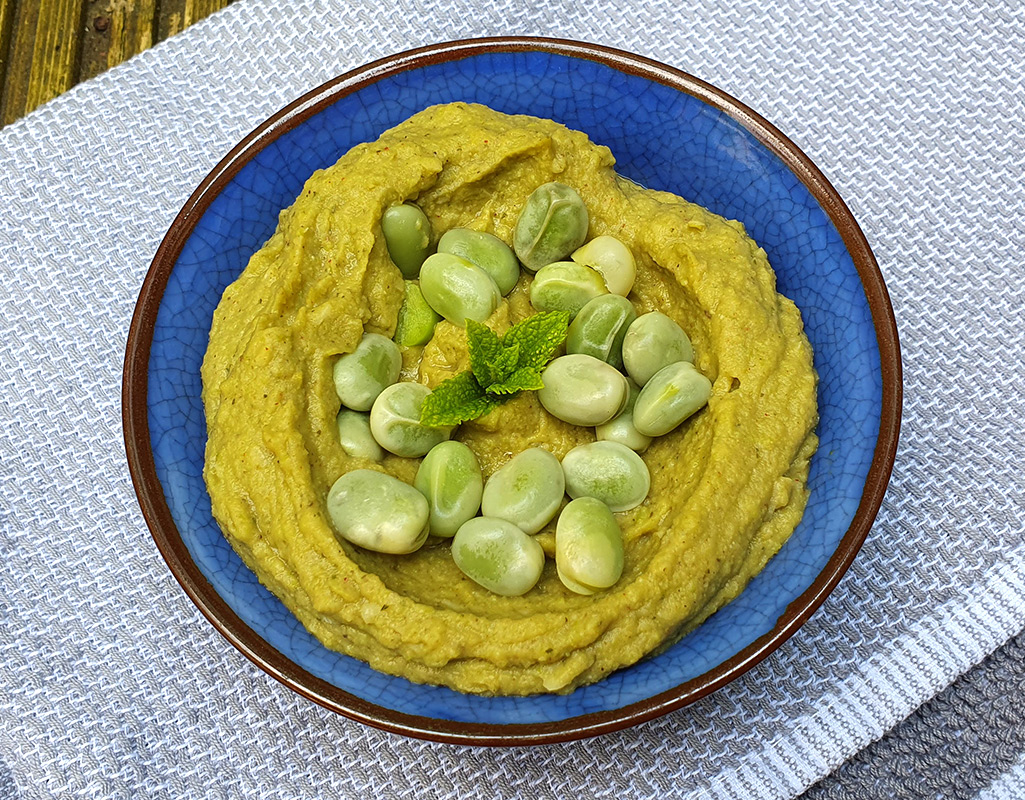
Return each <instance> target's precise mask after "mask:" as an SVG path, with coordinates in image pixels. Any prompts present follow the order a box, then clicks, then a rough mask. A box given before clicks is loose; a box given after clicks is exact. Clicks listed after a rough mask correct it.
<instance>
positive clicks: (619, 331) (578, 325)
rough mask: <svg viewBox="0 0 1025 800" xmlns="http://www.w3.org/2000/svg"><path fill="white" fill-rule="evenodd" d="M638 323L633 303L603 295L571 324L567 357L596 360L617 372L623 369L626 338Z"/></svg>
mask: <svg viewBox="0 0 1025 800" xmlns="http://www.w3.org/2000/svg"><path fill="white" fill-rule="evenodd" d="M635 319H637V312H636V311H635V310H634V306H633V303H631V302H630V301H629V300H627V299H626V298H625V297H622V296H621V295H618V294H603V295H601V296H600V297H596V298H594V299H593V300H591V301H590V302H588V303H587V305H585V306H584V307H583V308H581V309H580V311H579V312H577V315H576V316H575V317H574V318H573V322H572V323H570V326H569V333H568V335H567V336H566V352H567V353H583V354H584V355H588V356H594V357H595V358H599V359H601V360H602V361H604V362H606V363H607V364H611V365H612V366H614V367H615V368H616V369H619V368H621V367H622V366H623V338H624V337H625V336H626V331H627V329H628V328H629V327H630V325H631V324H632V323H633V321H634V320H635Z"/></svg>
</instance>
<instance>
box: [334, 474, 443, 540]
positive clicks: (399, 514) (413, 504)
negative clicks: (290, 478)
mask: <svg viewBox="0 0 1025 800" xmlns="http://www.w3.org/2000/svg"><path fill="white" fill-rule="evenodd" d="M327 513H328V516H329V517H330V518H331V524H332V525H334V528H335V530H336V531H337V532H338V535H339V536H341V537H342V538H343V539H345V540H346V541H349V542H352V543H353V544H355V545H359V546H360V547H363V548H365V549H367V550H374V551H375V552H378V553H395V554H401V553H412V552H413V551H414V550H417V549H418V548H419V547H420V546H421V545H422V544H423V543H424V542H425V541H426V540H427V532H428V530H429V527H430V526H429V518H430V510H429V508H428V506H427V500H426V499H425V498H424V496H423V495H422V494H420V492H418V491H417V490H416V489H414V488H413V487H412V486H410V485H409V484H408V483H403V482H402V481H400V480H399V479H398V478H394V477H392V476H391V475H387V474H385V473H383V472H377V471H376V470H372V469H357V470H353V471H352V472H347V473H345V474H344V475H342V477H340V478H339V479H338V480H336V481H335V482H334V484H333V485H332V486H331V490H330V491H329V492H328V493H327Z"/></svg>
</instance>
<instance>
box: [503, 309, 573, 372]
mask: <svg viewBox="0 0 1025 800" xmlns="http://www.w3.org/2000/svg"><path fill="white" fill-rule="evenodd" d="M568 331H569V312H568V311H546V312H544V313H542V314H534V315H533V316H530V317H527V318H526V319H525V320H523V321H522V322H518V323H516V324H515V325H513V326H512V327H511V328H510V329H509V330H507V331H506V332H505V336H504V337H502V344H504V345H505V346H506V347H511V346H512V345H514V344H515V345H518V346H519V348H520V355H519V361H518V363H517V365H516V366H517V368H519V367H531V368H532V369H534V370H536V371H537V372H540V371H541V370H542V369H543V368H544V367H545V365H546V364H547V363H548V362H549V361H551V360H552V356H554V355H555V351H556V350H558V349H559V345H561V344H562V343H563V342H564V341H566V334H567V332H568Z"/></svg>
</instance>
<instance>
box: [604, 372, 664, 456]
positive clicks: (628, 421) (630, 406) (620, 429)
mask: <svg viewBox="0 0 1025 800" xmlns="http://www.w3.org/2000/svg"><path fill="white" fill-rule="evenodd" d="M626 382H627V385H628V386H629V395H628V397H627V400H626V406H624V407H623V410H622V411H620V412H619V414H618V415H617V416H615V417H613V418H612V419H611V420H609V421H608V422H606V423H605V424H604V425H597V426H595V429H594V435H595V436H597V437H598V439H599V441H603V442H619V443H620V444H624V445H626V446H627V447H629V448H630V449H631V450H633V451H634V452H635V453H643V452H644V451H645V450H647V449H648V445H650V444H651V437H650V436H645V435H644V434H643V433H641V432H640V431H638V430H637V426H636V425H634V415H633V411H634V405H635V404H636V403H637V397H638V395H639V394H640V391H641V387H640V386H638V385H637V384H636V383H635V382H634V381H633V380H631V379H629V378H627V381H626Z"/></svg>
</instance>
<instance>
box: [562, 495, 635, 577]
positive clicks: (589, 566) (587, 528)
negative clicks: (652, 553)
mask: <svg viewBox="0 0 1025 800" xmlns="http://www.w3.org/2000/svg"><path fill="white" fill-rule="evenodd" d="M555 566H556V569H557V570H558V574H559V580H561V581H562V583H563V585H564V586H565V587H566V588H567V589H569V590H570V591H573V592H576V593H577V594H594V593H595V592H597V591H600V590H601V589H607V588H608V587H610V586H612V584H614V583H615V582H616V581H618V580H619V577H620V576H621V575H622V574H623V532H622V531H621V530H620V528H619V523H618V522H616V518H615V517H614V516H613V515H612V511H611V510H610V509H609V507H608V506H607V505H605V503H603V502H602V501H601V500H598V499H596V498H594V497H578V498H577V499H576V500H571V501H570V502H569V503H568V504H567V505H566V507H565V508H564V509H563V510H562V513H561V514H560V515H559V522H558V523H557V525H556V527H555Z"/></svg>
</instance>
